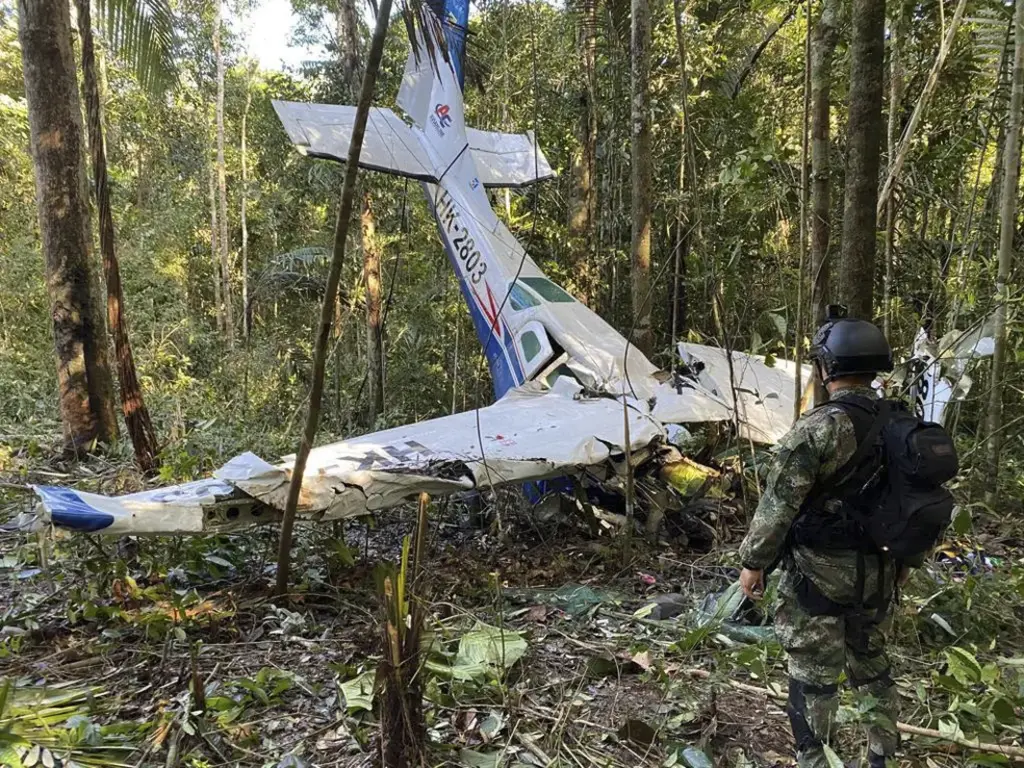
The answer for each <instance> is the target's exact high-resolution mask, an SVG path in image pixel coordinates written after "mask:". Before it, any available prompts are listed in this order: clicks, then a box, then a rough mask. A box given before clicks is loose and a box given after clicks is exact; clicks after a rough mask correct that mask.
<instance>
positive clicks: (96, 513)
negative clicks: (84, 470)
mask: <svg viewBox="0 0 1024 768" xmlns="http://www.w3.org/2000/svg"><path fill="white" fill-rule="evenodd" d="M35 492H36V493H37V494H38V495H39V498H40V500H41V501H42V502H43V505H44V506H45V507H46V509H47V510H49V512H50V519H51V520H52V521H53V524H54V525H56V526H58V527H60V528H70V529H71V530H73V531H80V532H82V533H94V532H95V531H102V530H103V529H104V528H108V527H110V526H111V525H112V524H113V523H114V516H113V515H112V514H110V513H109V512H102V511H100V510H98V509H96V508H95V507H92V506H90V505H89V504H88V502H86V501H85V499H83V498H82V497H81V496H79V495H78V494H77V493H76V492H75V491H73V490H71V489H70V488H58V487H57V486H53V485H37V486H35Z"/></svg>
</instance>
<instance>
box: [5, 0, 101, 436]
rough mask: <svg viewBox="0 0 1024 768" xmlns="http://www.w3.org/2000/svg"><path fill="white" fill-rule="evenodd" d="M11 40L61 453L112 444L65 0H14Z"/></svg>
mask: <svg viewBox="0 0 1024 768" xmlns="http://www.w3.org/2000/svg"><path fill="white" fill-rule="evenodd" d="M18 37H19V41H20V43H21V50H22V67H23V74H24V78H25V100H26V102H27V104H28V118H29V131H30V146H31V151H32V161H33V164H34V166H35V180H36V204H37V207H38V210H39V230H40V235H41V237H42V246H43V255H44V257H45V260H46V285H47V290H48V293H49V297H50V307H51V317H52V320H53V336H54V344H55V346H56V351H57V383H58V385H59V387H60V411H61V418H62V420H63V423H64V437H65V440H66V442H67V444H68V447H69V448H75V449H77V448H85V447H87V446H88V445H89V444H90V443H91V442H93V441H99V442H104V443H106V442H110V441H112V440H113V439H114V438H116V437H117V417H116V415H115V412H114V384H113V379H112V377H111V374H110V365H109V361H108V357H107V354H108V353H107V338H106V328H105V323H104V322H103V314H102V312H101V311H100V298H99V296H100V292H99V287H98V284H97V281H96V280H95V277H94V275H93V274H92V270H91V263H90V262H91V256H92V238H91V236H90V227H89V211H88V197H87V192H86V185H85V178H84V173H83V154H82V113H81V106H80V104H79V101H78V88H77V83H76V78H75V60H74V54H73V53H72V50H71V15H70V9H69V6H68V3H67V0H19V3H18Z"/></svg>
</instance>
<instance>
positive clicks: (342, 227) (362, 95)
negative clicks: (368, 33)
mask: <svg viewBox="0 0 1024 768" xmlns="http://www.w3.org/2000/svg"><path fill="white" fill-rule="evenodd" d="M390 16H391V0H381V4H380V10H379V12H378V14H377V27H376V29H375V30H374V32H373V40H372V41H371V43H370V55H369V57H368V60H367V64H366V73H365V74H364V75H363V82H362V86H361V88H360V90H359V102H358V104H357V106H356V115H355V122H354V124H353V126H352V139H351V142H350V143H349V148H348V158H347V161H346V163H345V181H344V183H343V184H342V188H341V200H340V203H339V205H338V217H337V219H336V220H335V225H334V249H333V251H332V253H331V266H330V269H329V271H328V273H327V285H326V287H325V289H324V300H323V304H322V305H321V307H320V322H319V324H318V327H317V336H316V339H315V346H314V348H313V382H312V385H311V387H310V393H309V410H308V412H307V413H306V424H305V427H304V428H303V431H302V439H301V440H300V441H299V449H298V451H296V454H295V464H294V466H293V467H292V476H291V482H290V484H289V486H288V499H287V502H286V504H285V510H284V517H283V518H282V520H281V539H280V542H279V546H278V551H277V584H276V592H277V594H279V595H283V594H284V593H285V591H286V590H287V589H288V580H289V572H290V567H291V551H292V529H293V527H294V525H295V512H296V510H297V509H298V506H299V494H300V493H301V491H302V479H303V475H304V473H305V471H306V461H307V460H308V458H309V452H310V450H312V447H313V441H314V440H315V438H316V431H317V427H318V426H319V424H320V401H321V398H322V397H323V391H324V368H325V366H326V361H327V345H328V342H329V340H330V337H331V324H332V320H333V318H334V300H335V298H336V297H337V294H338V282H339V281H340V279H341V267H342V264H343V262H344V260H345V240H346V237H347V235H348V228H349V221H350V220H351V218H352V202H353V199H354V198H355V191H356V176H357V175H358V173H359V154H360V153H361V152H362V149H363V135H364V134H365V132H366V120H367V117H368V116H369V114H370V104H371V102H372V101H373V88H374V84H375V83H376V80H377V72H378V70H379V69H380V60H381V55H382V54H383V52H384V39H385V37H386V36H387V30H388V20H389V19H390Z"/></svg>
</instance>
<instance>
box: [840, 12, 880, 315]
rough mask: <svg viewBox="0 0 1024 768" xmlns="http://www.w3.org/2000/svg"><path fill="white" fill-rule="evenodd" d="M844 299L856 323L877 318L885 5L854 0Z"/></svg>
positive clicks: (848, 127)
mask: <svg viewBox="0 0 1024 768" xmlns="http://www.w3.org/2000/svg"><path fill="white" fill-rule="evenodd" d="M851 24H852V30H853V31H852V34H851V41H850V100H849V121H848V124H847V140H846V194H845V200H844V205H843V244H842V265H841V268H840V271H839V297H840V300H841V301H842V303H844V304H845V305H846V306H847V307H848V308H849V310H850V315H851V316H852V317H860V318H863V319H865V320H869V319H871V318H872V316H873V313H874V295H875V238H876V231H877V224H878V215H877V209H876V205H877V204H878V164H879V156H880V152H881V146H882V131H883V128H882V80H883V63H884V58H885V0H853V15H852V19H851Z"/></svg>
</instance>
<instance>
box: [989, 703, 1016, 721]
mask: <svg viewBox="0 0 1024 768" xmlns="http://www.w3.org/2000/svg"><path fill="white" fill-rule="evenodd" d="M991 711H992V715H993V716H994V717H995V719H996V720H998V721H999V722H1000V723H1002V724H1003V725H1017V724H1018V718H1017V712H1016V710H1015V709H1014V707H1013V702H1012V701H1010V700H1009V699H1007V698H1006V697H1004V696H999V697H998V698H996V699H995V701H993V702H992V709H991Z"/></svg>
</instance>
